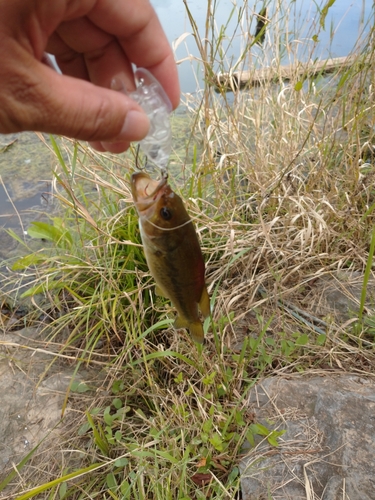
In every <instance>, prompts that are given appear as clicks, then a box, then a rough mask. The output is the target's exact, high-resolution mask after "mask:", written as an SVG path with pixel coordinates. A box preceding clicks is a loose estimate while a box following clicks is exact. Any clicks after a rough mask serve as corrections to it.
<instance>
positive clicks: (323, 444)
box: [240, 374, 375, 500]
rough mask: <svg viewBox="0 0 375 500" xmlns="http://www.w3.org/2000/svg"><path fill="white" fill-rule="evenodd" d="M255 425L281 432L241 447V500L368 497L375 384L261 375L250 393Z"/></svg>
mask: <svg viewBox="0 0 375 500" xmlns="http://www.w3.org/2000/svg"><path fill="white" fill-rule="evenodd" d="M249 406H250V409H251V411H253V412H254V414H255V422H259V423H262V424H263V425H266V426H267V427H268V428H269V429H277V430H281V429H285V430H286V432H285V434H284V435H282V436H281V437H280V438H279V439H278V441H279V446H278V447H277V448H275V447H272V446H270V445H269V444H268V442H267V440H266V439H264V438H263V439H262V440H260V441H259V440H258V441H259V442H258V444H256V445H255V446H254V447H250V446H248V447H247V454H246V457H245V458H244V459H243V460H242V462H241V464H240V470H241V486H242V495H243V500H263V499H264V500H269V499H272V500H276V499H277V500H287V499H292V500H302V499H303V500H306V499H308V500H318V499H319V500H367V499H368V500H371V499H372V500H374V498H375V475H374V470H375V381H374V380H372V379H367V378H362V377H358V376H354V375H332V374H330V375H325V376H324V377H323V376H322V377H319V376H314V377H310V378H307V377H303V376H301V375H298V376H295V377H294V376H291V377H290V378H281V377H275V378H268V379H266V380H264V381H263V382H261V383H258V384H257V385H256V386H254V388H253V389H252V392H251V394H250V396H249Z"/></svg>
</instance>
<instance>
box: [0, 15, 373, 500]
mask: <svg viewBox="0 0 375 500" xmlns="http://www.w3.org/2000/svg"><path fill="white" fill-rule="evenodd" d="M211 20H212V19H211ZM215 43H216V44H217V45H215V44H211V47H212V46H219V44H220V43H221V41H220V37H218V38H217V39H216V41H215ZM371 43H372V38H371V37H370V38H369V42H368V44H367V45H366V46H365V47H364V51H363V53H361V54H360V53H359V54H358V60H357V63H356V64H354V65H353V66H352V67H351V68H350V69H349V70H348V69H346V70H345V71H342V72H340V71H338V72H337V74H335V75H334V76H330V77H329V78H323V77H320V78H318V79H315V80H313V81H312V80H309V79H306V80H305V81H303V82H302V81H301V80H300V79H299V78H294V77H293V75H292V76H291V80H290V81H289V82H287V83H284V82H282V81H280V82H279V83H278V84H274V83H262V85H261V86H259V87H257V88H251V89H246V90H244V91H236V92H235V93H234V94H233V95H231V96H230V97H229V96H228V95H226V94H223V93H221V94H215V92H214V89H213V87H212V85H211V84H210V83H209V82H211V81H213V79H212V68H213V67H214V66H215V64H214V61H213V60H211V59H210V58H209V54H208V53H207V51H208V46H207V45H206V46H205V45H204V44H203V45H201V47H200V48H201V59H202V60H203V61H204V69H205V72H206V76H207V84H206V86H205V89H204V91H203V93H202V94H201V99H199V98H197V99H195V100H193V98H192V96H187V98H186V103H187V108H188V117H186V118H181V116H177V117H176V118H175V119H174V120H175V121H174V122H173V123H174V130H175V135H176V136H177V138H176V143H177V144H178V145H179V147H178V149H176V150H175V151H174V153H173V158H172V162H171V163H172V165H171V172H172V173H174V172H176V174H175V175H174V177H173V176H172V179H171V182H172V184H174V187H175V189H176V190H177V191H179V192H180V193H181V194H182V196H183V197H184V199H185V201H186V204H187V207H188V210H189V213H190V214H191V216H192V218H193V219H194V221H195V224H196V227H197V232H198V234H199V237H200V240H201V244H202V249H203V253H204V254H205V257H206V266H207V283H208V286H209V291H210V294H211V296H212V303H213V306H214V307H213V318H212V321H207V322H206V323H205V329H206V331H207V336H206V338H207V342H206V345H205V346H204V348H203V350H201V349H200V348H198V347H196V346H193V345H192V343H191V341H190V339H189V338H188V336H187V335H186V334H183V333H182V332H176V331H174V330H173V329H171V328H168V327H169V326H170V321H169V319H168V318H170V316H171V312H172V310H171V308H170V306H169V305H168V304H167V303H166V302H165V301H163V300H161V299H159V298H155V297H154V295H153V293H152V281H151V280H150V277H149V275H148V273H147V268H146V267H145V263H144V259H143V257H142V252H141V250H140V241H139V234H138V233H137V230H136V216H135V213H134V211H133V209H132V199H131V195H130V190H129V183H128V173H129V172H130V171H131V170H132V169H133V165H134V157H133V156H132V155H131V154H130V155H128V156H126V157H124V158H121V159H118V158H113V157H110V156H108V157H105V156H103V155H98V154H96V153H94V152H93V151H91V150H89V149H88V148H86V147H84V146H83V145H79V146H78V150H77V151H78V153H77V156H75V153H74V144H73V143H71V141H62V143H61V145H60V148H61V149H63V148H66V149H65V154H66V158H67V159H66V160H65V163H64V164H65V167H61V166H60V167H59V168H58V169H57V171H58V173H59V182H57V185H56V192H57V195H58V197H59V198H60V200H61V201H62V204H63V206H65V207H67V210H68V212H67V214H68V216H69V218H67V219H66V224H67V227H68V228H69V231H71V234H72V235H73V236H72V237H73V238H76V239H75V240H74V241H75V244H74V246H72V247H69V248H63V254H64V255H66V256H68V257H66V259H65V258H63V257H62V254H61V253H60V254H59V253H58V254H57V255H58V257H56V256H53V255H52V256H51V254H50V253H49V254H48V255H49V259H51V260H49V261H48V262H47V265H45V264H43V263H40V262H38V266H37V270H36V273H34V277H33V279H34V281H33V282H32V284H34V285H35V284H38V283H47V282H51V280H52V281H53V280H56V279H57V280H59V279H60V280H62V278H61V274H63V276H64V280H65V283H69V287H70V288H69V290H68V291H67V287H65V291H64V292H59V293H55V292H54V291H53V290H52V289H50V290H48V289H47V287H45V289H44V300H43V301H42V302H41V303H40V302H35V301H34V306H35V308H36V310H38V311H46V309H47V314H48V315H49V317H50V319H51V320H52V321H53V323H52V329H51V325H49V326H48V330H47V328H46V330H45V332H47V331H48V332H49V337H48V339H49V344H48V346H49V349H51V348H52V352H53V350H55V353H56V356H57V357H60V359H65V360H66V362H69V363H72V362H73V361H74V366H76V367H77V371H78V369H79V368H80V367H84V366H87V367H90V366H95V367H97V369H98V368H100V370H101V371H102V373H103V379H101V381H100V383H97V385H95V384H94V383H93V388H92V387H91V388H90V390H89V389H88V390H87V392H84V393H79V392H74V391H73V392H69V393H67V396H66V398H69V405H68V407H66V406H64V409H66V408H68V409H69V411H68V413H67V414H68V417H67V418H68V420H67V421H66V422H65V424H64V425H65V427H63V430H62V432H61V445H60V444H59V445H58V446H61V452H60V456H59V457H56V460H55V461H54V462H51V461H49V459H48V457H50V456H51V454H52V455H53V454H55V452H56V447H57V444H56V445H55V443H53V445H49V446H50V449H49V451H46V448H43V452H41V453H39V451H38V452H36V454H35V456H34V458H33V461H32V462H31V465H29V466H28V467H26V468H23V469H22V470H21V471H20V473H19V475H17V476H16V478H15V479H13V481H12V483H11V484H13V486H12V487H11V486H8V489H7V490H6V491H7V492H9V493H7V494H8V496H7V497H6V498H16V497H17V495H18V494H19V492H20V489H22V491H26V490H27V489H28V488H32V487H33V486H36V484H39V485H42V484H46V483H47V482H48V481H51V480H54V479H56V478H60V479H59V480H58V481H57V483H56V484H53V485H50V487H49V488H48V489H46V491H45V492H43V491H42V490H41V491H40V492H35V495H39V496H35V498H69V499H70V498H71V499H78V498H106V499H107V498H108V499H109V498H115V499H117V498H123V499H125V498H155V499H159V498H160V499H164V498H179V499H185V498H186V499H187V498H236V495H238V492H239V489H240V485H239V478H238V461H239V456H240V450H241V447H242V445H243V443H244V441H245V439H246V435H247V432H248V427H249V425H250V423H251V422H252V421H251V415H249V414H248V413H247V406H246V395H247V393H248V391H249V390H250V388H251V387H252V386H253V385H254V383H255V382H256V381H257V380H259V379H260V378H261V377H264V376H269V375H272V376H277V375H278V374H282V373H291V372H297V371H305V372H306V371H309V370H310V369H312V368H314V369H317V368H319V369H322V370H325V371H326V372H327V373H329V372H330V371H331V370H337V369H339V370H343V371H350V372H355V373H359V374H363V375H365V374H371V375H372V374H373V366H374V344H373V331H374V330H373V325H372V323H371V321H372V317H373V309H372V305H373V304H372V303H371V301H367V302H366V304H364V302H363V301H362V300H361V299H360V298H359V297H358V290H357V289H354V288H353V287H352V285H353V283H354V282H355V281H357V282H358V279H359V280H360V283H361V282H362V281H361V280H362V277H363V276H364V274H365V269H366V264H367V263H368V262H370V263H371V262H372V254H371V250H370V243H371V238H372V236H371V232H372V227H373V224H374V215H373V211H374V208H375V205H374V201H375V200H374V192H373V187H372V184H373V183H372V178H373V175H374V173H373V156H374V153H373V146H372V143H373V135H374V122H373V120H374V119H373V116H374V106H375V96H374V92H373V87H372V82H373V76H374V75H373V67H374V64H373V59H374V57H375V56H374V50H373V47H372V45H371ZM245 48H246V47H245ZM248 48H249V47H247V49H248ZM285 50H286V51H287V52H288V51H289V52H288V53H289V54H290V58H291V59H293V54H292V48H290V47H286V48H285ZM216 53H220V51H217V52H216ZM216 53H215V52H211V56H212V55H213V56H214V57H216ZM249 53H250V52H249ZM279 56H280V55H278V54H275V59H274V61H276V63H275V64H276V67H277V65H278V64H279V65H280V60H281V59H280V57H279ZM240 59H241V58H240ZM242 61H245V58H242ZM221 62H222V66H223V68H224V69H227V68H225V64H224V61H221ZM234 66H236V67H238V65H237V64H235V65H234ZM198 97H199V96H198ZM188 120H191V123H192V124H193V125H192V130H191V134H190V136H189V137H188V138H187V139H186V140H184V137H186V128H187V127H188V126H189V123H190V122H189V121H188ZM179 130H180V131H181V130H182V131H183V132H182V134H180V135H179V136H178V133H179ZM194 148H195V152H198V153H197V154H196V156H194ZM181 166H182V174H181V170H180V167H181ZM72 170H74V175H73V173H72ZM178 173H179V175H178ZM79 186H81V187H79ZM92 187H94V188H95V191H93V190H92ZM93 192H94V193H95V196H92V193H93ZM125 227H126V230H124V228H125ZM77 234H78V236H77ZM60 250H61V248H60ZM129 252H133V253H132V255H133V257H132V259H131V260H132V262H133V263H135V265H133V267H132V268H127V267H126V266H124V265H123V262H124V260H126V255H128V254H129ZM119 256H121V258H120V257H119ZM119 262H120V263H121V264H119ZM368 267H369V266H368ZM120 269H121V272H120ZM369 269H370V268H369ZM370 271H371V269H370ZM370 271H369V272H370ZM340 273H341V274H340ZM24 274H25V275H26V274H27V275H30V277H29V278H28V279H31V274H32V273H31V270H30V269H28V270H25V271H24ZM88 276H90V279H91V278H92V279H93V280H94V282H93V283H95V286H96V287H94V288H93V289H92V298H91V299H90V297H89V294H88V292H87V290H86V291H85V293H83V291H82V288H79V287H77V283H85V284H87V283H88V282H89V280H88ZM342 276H345V282H344V281H343V279H342ZM340 277H341V278H340ZM358 277H360V278H358ZM124 279H125V281H126V280H130V281H126V283H128V284H129V283H130V285H131V286H130V285H129V286H128V287H124V286H123V283H124V281H123V280H124ZM336 279H337V280H338V281H339V283H340V287H341V289H343V290H344V292H345V293H346V294H347V295H349V296H350V297H351V299H353V301H354V303H355V302H357V304H358V308H357V314H355V313H353V315H352V319H350V318H349V317H348V316H347V315H346V317H343V316H342V315H338V314H336V313H335V311H334V310H333V308H332V304H329V300H330V299H329V297H328V299H327V297H326V296H325V295H324V287H325V286H327V280H328V282H330V281H334V280H336ZM85 280H86V281H85ZM91 283H92V282H91V281H90V287H91V286H92V285H91ZM28 286H30V281H29V282H28V284H27V286H26V285H25V287H24V288H22V290H25V289H26V288H27V287H28ZM359 289H361V284H360V285H359ZM22 290H21V291H22ZM327 300H328V304H327ZM98 304H99V305H98ZM94 306H95V307H94ZM358 309H362V312H364V313H365V314H364V318H365V319H364V320H363V321H362V322H360V324H358V321H357V319H356V318H358ZM2 321H3V324H2V327H3V329H4V330H7V328H8V327H9V325H8V322H7V321H8V320H7V318H4V317H2ZM366 321H367V323H366ZM42 326H43V323H42ZM51 332H52V334H51ZM48 339H47V340H48ZM1 345H2V346H6V341H5V342H2V343H1ZM32 348H33V349H34V350H35V352H37V349H38V348H40V347H38V346H33V347H32ZM86 383H87V384H88V386H89V384H90V381H89V380H87V381H86ZM115 400H118V401H115ZM67 401H68V399H66V400H65V403H64V404H65V405H66V403H67ZM318 431H319V430H316V432H315V434H314V436H315V437H313V439H317V436H318V433H319V432H318ZM309 446H313V444H312V441H311V443H310V444H309ZM314 446H315V445H314ZM37 453H39V456H38V455H37ZM251 453H256V450H253V451H252V452H251ZM256 456H257V457H258V458H259V455H258V454H256ZM46 457H47V459H48V463H47V460H46ZM89 464H96V465H95V467H97V470H96V471H95V472H90V471H83V469H82V470H81V469H80V468H81V467H82V468H83V467H85V466H88V465H89ZM35 468H36V469H35ZM72 471H77V474H78V473H79V477H77V478H73V479H69V478H67V477H66V475H67V474H68V473H71V472H72ZM19 498H29V497H27V496H24V497H22V496H20V497H19ZM307 498H308V496H307ZM310 498H313V496H312V493H311V494H310Z"/></svg>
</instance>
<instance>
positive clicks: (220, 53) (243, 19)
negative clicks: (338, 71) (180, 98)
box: [151, 0, 373, 92]
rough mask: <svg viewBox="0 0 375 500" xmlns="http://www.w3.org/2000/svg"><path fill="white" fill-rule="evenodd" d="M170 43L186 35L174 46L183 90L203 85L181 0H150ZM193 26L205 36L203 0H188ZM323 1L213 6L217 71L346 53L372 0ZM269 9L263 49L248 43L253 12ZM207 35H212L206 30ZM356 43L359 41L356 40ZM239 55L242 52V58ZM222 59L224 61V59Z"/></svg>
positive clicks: (360, 36) (367, 20) (366, 21)
mask: <svg viewBox="0 0 375 500" xmlns="http://www.w3.org/2000/svg"><path fill="white" fill-rule="evenodd" d="M151 3H152V4H153V6H154V8H155V10H156V12H157V13H158V15H159V18H160V21H161V23H162V25H163V28H164V29H165V31H166V33H167V36H168V39H169V41H170V42H171V43H173V42H176V40H179V37H181V35H182V34H184V33H186V34H187V35H186V37H185V38H184V40H183V41H181V43H179V45H178V47H177V48H176V50H175V54H176V59H177V60H178V61H180V64H179V75H180V81H181V88H182V91H183V92H195V91H196V90H197V89H198V88H199V87H201V86H202V77H203V72H202V63H199V59H200V55H199V51H198V49H197V45H196V43H195V40H194V37H193V35H192V31H193V30H192V27H191V24H190V22H189V19H188V15H187V12H186V8H185V5H184V3H183V1H182V0H174V1H168V2H164V1H162V0H151ZM186 3H187V6H188V9H189V10H190V12H191V15H192V17H193V19H194V21H195V23H196V25H197V28H198V32H199V38H200V39H203V38H204V36H205V23H206V14H207V3H206V2H202V1H201V0H187V2H186ZM326 4H327V1H326V0H318V1H317V2H311V0H294V1H293V0H268V1H254V2H248V1H247V0H239V1H235V0H233V1H230V0H223V1H219V2H212V5H214V6H215V13H214V19H215V26H214V31H215V37H216V40H218V39H219V38H220V36H219V33H221V39H220V43H218V44H217V45H216V46H215V47H212V46H211V48H212V51H213V54H214V57H213V58H214V60H215V61H216V63H215V64H214V70H215V71H219V70H222V71H227V70H229V69H233V67H235V66H236V64H238V65H239V66H241V65H242V66H243V68H244V69H247V68H248V67H260V66H264V65H270V64H272V62H273V60H274V59H275V58H277V59H278V60H279V61H280V62H281V63H282V64H289V63H291V62H293V61H294V60H296V59H298V60H302V61H307V60H309V59H317V58H320V59H327V58H329V57H342V56H346V55H348V54H349V53H350V52H352V51H353V50H355V49H356V48H357V47H359V46H360V45H361V42H363V40H364V39H365V37H366V35H367V34H368V33H369V30H370V28H371V25H372V24H373V22H372V16H373V2H372V1H370V0H361V1H358V0H357V1H354V2H353V0H336V1H335V2H334V3H333V5H332V6H331V7H330V8H329V9H328V11H327V12H325V11H324V6H325V5H326ZM262 9H267V16H268V18H269V23H268V25H267V30H266V33H265V40H264V44H263V46H262V47H260V46H259V45H257V44H253V45H252V41H253V40H254V35H255V33H256V25H257V21H258V18H257V14H258V13H259V12H261V11H262ZM210 37H211V33H210ZM358 42H359V43H358ZM241 54H246V57H245V58H244V59H242V60H240V61H239V59H241ZM222 61H223V62H222Z"/></svg>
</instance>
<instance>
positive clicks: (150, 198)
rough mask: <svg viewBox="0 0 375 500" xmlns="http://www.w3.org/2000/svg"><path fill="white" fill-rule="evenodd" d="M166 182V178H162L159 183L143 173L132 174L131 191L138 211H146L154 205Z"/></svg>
mask: <svg viewBox="0 0 375 500" xmlns="http://www.w3.org/2000/svg"><path fill="white" fill-rule="evenodd" d="M167 180H168V179H167V177H166V176H162V177H161V179H160V181H156V180H154V179H151V177H150V176H149V175H148V174H146V173H144V172H137V173H135V174H132V176H131V190H132V194H133V198H134V201H135V203H136V205H137V208H138V210H139V211H143V210H146V209H147V208H148V207H150V206H151V205H153V204H154V203H155V201H156V200H157V199H158V198H159V197H160V196H161V194H162V193H163V188H164V186H166V185H167Z"/></svg>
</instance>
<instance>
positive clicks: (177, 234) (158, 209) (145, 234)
mask: <svg viewBox="0 0 375 500" xmlns="http://www.w3.org/2000/svg"><path fill="white" fill-rule="evenodd" d="M131 191H132V195H133V200H134V203H135V207H136V210H137V212H138V216H139V227H140V233H141V238H142V244H143V249H144V252H145V256H146V261H147V265H148V267H149V270H150V273H151V275H152V277H153V278H154V280H155V283H156V293H157V294H159V295H161V296H164V297H166V298H168V299H169V300H170V301H171V302H172V304H173V306H174V308H175V309H176V310H177V317H176V320H175V322H174V327H175V328H176V329H179V328H186V329H188V330H189V332H190V334H191V337H192V338H193V340H194V341H195V342H197V343H199V344H203V341H204V332H203V325H202V323H201V320H200V318H199V312H198V311H199V309H200V311H201V313H202V314H203V316H204V317H205V318H207V317H208V316H210V298H209V295H208V292H207V287H206V284H205V264H204V259H203V255H202V251H201V248H200V245H199V241H198V236H197V233H196V231H195V228H194V225H193V221H192V220H191V218H190V217H189V214H188V213H187V211H186V208H185V206H184V203H183V201H182V199H181V198H180V197H179V196H178V195H177V194H176V193H175V192H174V191H173V190H172V189H171V187H170V186H169V184H168V180H167V176H166V175H165V176H162V178H161V180H160V181H156V180H154V179H151V177H150V176H149V175H148V174H147V173H146V172H136V173H133V174H132V176H131Z"/></svg>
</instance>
